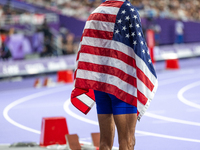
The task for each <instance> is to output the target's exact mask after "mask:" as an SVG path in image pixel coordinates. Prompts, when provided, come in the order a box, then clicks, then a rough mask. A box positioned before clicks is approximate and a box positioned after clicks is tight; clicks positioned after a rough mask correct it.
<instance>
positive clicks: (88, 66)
mask: <svg viewBox="0 0 200 150" xmlns="http://www.w3.org/2000/svg"><path fill="white" fill-rule="evenodd" d="M78 69H82V70H88V71H95V72H101V73H107V74H110V75H114V76H116V77H118V78H120V79H121V80H123V81H125V82H127V83H129V84H131V85H132V86H135V87H136V86H137V84H136V78H134V77H132V76H130V75H129V74H126V73H125V72H123V71H122V70H120V69H118V68H114V67H110V66H105V65H98V64H93V63H87V62H81V61H80V62H79V65H78Z"/></svg>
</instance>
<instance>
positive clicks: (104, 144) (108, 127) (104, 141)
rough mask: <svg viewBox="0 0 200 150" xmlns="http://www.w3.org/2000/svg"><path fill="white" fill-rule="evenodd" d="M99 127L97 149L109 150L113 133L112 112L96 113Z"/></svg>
mask: <svg viewBox="0 0 200 150" xmlns="http://www.w3.org/2000/svg"><path fill="white" fill-rule="evenodd" d="M98 120H99V127H100V147H99V150H111V149H112V146H113V141H114V135H115V123H114V119H113V114H98Z"/></svg>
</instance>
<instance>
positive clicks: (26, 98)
mask: <svg viewBox="0 0 200 150" xmlns="http://www.w3.org/2000/svg"><path fill="white" fill-rule="evenodd" d="M70 89H71V87H70ZM66 90H68V89H67V88H66V87H64V88H59V89H52V90H48V91H43V92H39V93H35V94H32V95H29V96H26V97H23V98H21V99H18V100H16V101H14V102H12V103H10V104H9V105H8V106H6V107H5V109H4V110H3V116H4V118H5V119H6V120H7V121H8V122H10V123H11V124H13V125H15V126H17V127H19V128H21V129H24V130H27V131H30V132H33V133H36V134H40V131H38V130H35V129H32V128H29V127H26V126H24V125H22V124H20V123H17V122H16V121H14V120H13V119H11V118H10V117H9V115H8V112H9V111H10V110H11V109H12V108H13V107H15V106H17V105H19V104H21V103H23V102H26V101H29V100H32V99H34V98H38V97H41V96H45V95H48V94H53V93H57V92H61V91H66Z"/></svg>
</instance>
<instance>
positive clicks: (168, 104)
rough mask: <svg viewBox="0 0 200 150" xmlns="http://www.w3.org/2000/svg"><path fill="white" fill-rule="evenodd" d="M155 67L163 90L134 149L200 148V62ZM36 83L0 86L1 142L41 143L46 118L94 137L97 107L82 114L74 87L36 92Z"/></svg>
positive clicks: (140, 128)
mask: <svg viewBox="0 0 200 150" xmlns="http://www.w3.org/2000/svg"><path fill="white" fill-rule="evenodd" d="M155 68H156V70H157V75H158V79H159V87H158V91H157V93H156V96H155V98H154V99H153V101H152V102H151V105H150V107H149V109H148V111H147V113H146V114H145V116H144V117H143V118H142V119H141V121H140V122H138V123H137V129H136V147H135V149H136V150H199V149H200V58H193V59H187V60H181V61H180V68H181V69H178V70H166V69H165V64H164V62H158V63H157V64H156V65H155ZM40 78H41V79H44V77H42V76H40ZM51 78H52V79H53V80H56V75H51ZM34 80H35V78H34V77H31V78H25V79H23V80H21V81H15V82H14V81H1V82H0V112H1V114H0V144H11V143H14V142H37V143H39V139H40V128H41V121H42V118H43V117H54V116H64V117H66V119H67V124H68V128H69V132H70V134H73V133H76V134H78V136H79V138H80V141H86V142H91V138H90V133H92V132H99V128H98V123H97V116H96V108H95V106H94V107H93V109H92V110H91V111H90V112H89V114H88V115H83V114H82V113H80V112H79V111H78V110H77V109H75V108H74V107H73V106H72V105H71V104H70V101H69V96H70V92H71V89H72V84H65V85H58V86H56V87H49V88H47V87H43V88H33V87H32V86H33V83H34ZM114 146H116V147H117V146H118V144H117V135H116V137H115V142H114Z"/></svg>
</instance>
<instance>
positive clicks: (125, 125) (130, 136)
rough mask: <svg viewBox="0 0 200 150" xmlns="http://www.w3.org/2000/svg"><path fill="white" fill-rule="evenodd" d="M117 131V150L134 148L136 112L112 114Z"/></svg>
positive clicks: (132, 149)
mask: <svg viewBox="0 0 200 150" xmlns="http://www.w3.org/2000/svg"><path fill="white" fill-rule="evenodd" d="M114 121H115V124H116V127H117V132H118V142H119V150H134V146H135V128H136V123H137V114H136V113H135V114H122V115H114Z"/></svg>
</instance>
